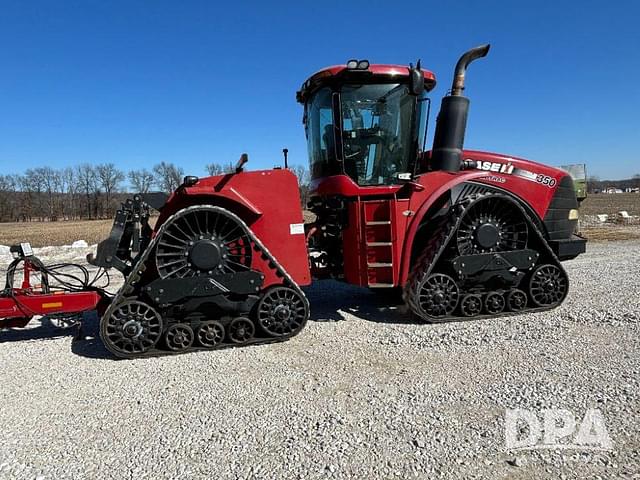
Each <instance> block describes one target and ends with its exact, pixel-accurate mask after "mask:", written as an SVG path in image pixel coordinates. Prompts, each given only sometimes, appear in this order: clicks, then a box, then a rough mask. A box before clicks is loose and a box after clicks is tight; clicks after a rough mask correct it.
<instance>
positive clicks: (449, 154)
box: [431, 44, 490, 172]
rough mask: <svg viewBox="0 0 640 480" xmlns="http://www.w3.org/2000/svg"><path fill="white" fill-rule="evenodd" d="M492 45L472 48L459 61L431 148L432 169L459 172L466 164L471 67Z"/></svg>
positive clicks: (443, 104) (441, 108) (438, 120)
mask: <svg viewBox="0 0 640 480" xmlns="http://www.w3.org/2000/svg"><path fill="white" fill-rule="evenodd" d="M489 47H490V45H489V44H487V45H481V46H479V47H475V48H472V49H471V50H469V51H468V52H466V53H465V54H464V55H462V56H461V57H460V59H459V60H458V63H457V64H456V69H455V73H454V76H453V83H452V85H451V94H450V95H448V96H446V97H444V98H443V99H442V104H441V106H440V113H439V114H438V119H437V123H436V133H435V136H434V139H433V148H432V150H431V169H432V170H445V171H448V172H457V171H459V170H460V167H461V165H462V147H463V145H464V134H465V130H466V128H467V115H468V113H469V99H468V98H467V97H464V96H463V95H462V92H463V90H464V83H465V76H466V73H467V68H468V66H469V64H471V62H473V61H474V60H477V59H478V58H482V57H484V56H486V55H487V53H489Z"/></svg>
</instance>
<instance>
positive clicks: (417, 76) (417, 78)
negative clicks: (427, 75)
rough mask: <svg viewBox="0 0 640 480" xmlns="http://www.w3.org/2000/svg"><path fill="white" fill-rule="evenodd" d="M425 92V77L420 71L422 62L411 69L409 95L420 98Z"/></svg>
mask: <svg viewBox="0 0 640 480" xmlns="http://www.w3.org/2000/svg"><path fill="white" fill-rule="evenodd" d="M423 92H424V75H423V74H422V70H420V62H419V61H418V65H416V66H415V67H413V66H412V67H410V68H409V93H411V95H416V96H420V95H422V93H423Z"/></svg>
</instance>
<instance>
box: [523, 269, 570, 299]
mask: <svg viewBox="0 0 640 480" xmlns="http://www.w3.org/2000/svg"><path fill="white" fill-rule="evenodd" d="M568 287H569V283H568V282H567V277H566V276H565V274H564V273H563V272H562V271H561V270H560V269H559V268H558V267H556V266H555V265H549V264H546V265H540V266H539V267H538V268H536V269H535V270H534V271H533V275H531V280H529V293H530V295H531V301H533V303H535V304H536V305H537V306H538V307H552V306H555V305H558V304H560V303H561V302H562V300H563V299H564V297H565V296H566V295H567V290H568Z"/></svg>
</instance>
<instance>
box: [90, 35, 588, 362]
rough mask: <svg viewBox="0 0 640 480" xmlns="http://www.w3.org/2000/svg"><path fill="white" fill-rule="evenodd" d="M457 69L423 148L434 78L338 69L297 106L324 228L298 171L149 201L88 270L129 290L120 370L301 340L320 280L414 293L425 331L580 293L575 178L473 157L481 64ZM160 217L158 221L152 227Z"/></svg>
mask: <svg viewBox="0 0 640 480" xmlns="http://www.w3.org/2000/svg"><path fill="white" fill-rule="evenodd" d="M488 51H489V46H488V45H486V46H481V47H478V48H474V49H472V50H470V51H469V52H467V53H465V54H464V55H463V56H462V57H461V58H460V60H459V61H458V63H457V66H456V70H455V76H454V80H453V85H452V88H451V93H450V95H448V96H446V97H444V99H443V100H442V106H441V109H440V113H439V115H438V120H437V126H436V132H435V139H434V145H433V148H432V149H431V151H425V150H424V137H425V136H426V123H427V118H428V106H429V101H428V97H427V93H428V92H429V91H430V90H432V89H433V88H434V86H435V77H434V75H433V74H432V73H431V72H428V71H426V70H422V69H421V68H420V65H419V64H418V65H416V66H415V67H414V66H409V67H406V66H399V65H370V64H369V62H367V61H366V60H363V61H355V60H354V61H349V62H348V63H347V64H346V65H340V66H334V67H329V68H325V69H323V70H321V71H319V72H318V73H316V74H314V75H312V76H311V77H310V78H309V79H308V80H307V81H306V82H304V84H303V85H302V88H301V89H300V91H299V92H298V93H297V100H298V101H299V102H300V103H301V104H302V105H304V125H305V130H306V137H307V141H308V149H309V159H310V171H311V177H312V182H311V201H310V204H309V208H310V210H312V211H313V212H314V213H315V214H316V216H317V219H316V221H315V222H314V223H313V224H312V225H306V226H305V225H304V221H303V213H302V210H301V208H300V196H299V190H298V184H297V181H296V177H295V176H294V175H293V174H292V173H291V172H290V171H289V170H288V169H286V168H285V169H277V168H276V169H273V170H263V171H253V172H245V171H243V164H244V163H246V160H247V158H246V156H243V157H242V158H241V161H240V162H239V164H238V166H237V168H236V172H235V173H232V174H227V175H222V176H216V177H208V178H203V179H199V178H197V177H186V178H185V180H184V183H183V184H182V185H181V186H180V187H179V188H178V189H177V190H176V191H175V192H174V193H173V194H172V195H171V196H170V197H169V198H168V200H166V201H164V200H163V201H158V199H153V198H146V197H145V198H141V197H140V196H135V197H134V199H133V200H130V201H128V202H127V203H126V204H125V205H124V206H123V208H122V209H121V210H120V211H119V212H118V213H117V216H116V219H115V222H114V226H113V230H112V232H111V235H110V237H109V239H107V240H105V241H104V242H102V243H101V244H100V245H99V247H98V252H97V255H96V256H95V258H93V257H92V258H90V262H91V263H92V264H94V265H97V266H100V267H105V268H108V267H115V268H116V269H118V270H120V271H121V272H122V273H123V274H124V275H125V283H124V285H123V286H122V288H121V289H120V290H119V291H118V292H117V294H116V295H115V296H114V297H113V299H112V301H111V303H110V305H109V306H108V308H107V309H106V311H105V312H104V314H103V315H102V318H101V321H100V332H101V337H102V339H103V341H104V343H105V345H106V346H107V348H108V349H109V350H110V351H111V352H113V353H114V354H115V355H117V356H120V357H136V356H141V355H157V354H160V353H171V352H186V351H191V350H196V349H212V348H219V347H225V346H233V345H246V344H252V343H264V342H273V341H281V340H285V339H288V338H290V337H292V336H294V335H296V334H297V333H298V332H300V331H301V330H302V328H303V327H304V326H305V323H306V322H307V320H308V318H309V304H308V301H307V298H306V297H305V295H304V293H303V291H302V290H301V288H300V287H301V286H304V285H309V283H310V282H311V278H312V276H314V277H316V278H336V279H340V280H343V281H345V282H347V283H351V284H355V285H360V286H363V287H368V288H372V289H384V290H388V289H393V290H395V291H401V292H402V295H403V298H404V300H405V302H406V304H407V305H408V307H409V308H410V309H411V310H412V311H413V313H415V315H417V316H418V317H419V318H421V319H423V320H425V321H427V322H441V321H449V320H460V319H471V318H483V317H497V316H503V315H511V314H515V313H522V312H532V311H541V310H547V309H551V308H554V307H556V306H558V305H559V304H560V303H561V302H562V301H563V300H564V298H565V297H566V295H567V291H568V278H567V274H566V272H565V270H564V269H563V267H562V265H561V263H560V261H562V260H567V259H571V258H574V257H575V256H577V255H579V254H580V253H582V252H584V251H585V240H584V239H582V238H580V237H578V236H576V235H575V234H574V229H575V226H576V222H577V219H578V210H577V209H578V202H577V200H576V195H575V192H574V188H573V182H572V179H571V177H570V176H569V175H568V174H567V173H566V172H564V171H562V170H559V169H556V168H551V167H548V166H545V165H541V164H538V163H534V162H530V161H527V160H523V159H520V158H514V157H510V156H506V155H499V154H493V153H486V152H477V151H470V150H463V141H464V134H465V127H466V122H467V112H468V108H469V100H468V98H466V97H464V96H463V91H464V86H465V73H466V69H467V66H468V65H469V64H470V63H471V62H472V61H473V60H475V59H477V58H480V57H484V56H485V55H486V54H487V52H488ZM149 205H151V206H153V207H155V208H157V209H159V210H160V217H159V218H158V220H157V222H156V224H155V227H154V228H153V229H151V228H150V226H149V224H148V217H149Z"/></svg>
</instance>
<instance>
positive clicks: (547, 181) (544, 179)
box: [536, 173, 556, 187]
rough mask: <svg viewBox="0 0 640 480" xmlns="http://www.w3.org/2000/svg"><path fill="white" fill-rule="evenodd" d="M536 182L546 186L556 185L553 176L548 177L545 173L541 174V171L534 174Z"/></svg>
mask: <svg viewBox="0 0 640 480" xmlns="http://www.w3.org/2000/svg"><path fill="white" fill-rule="evenodd" d="M536 182H538V183H541V184H542V185H546V186H548V187H555V186H556V179H555V178H551V177H549V176H547V175H542V174H541V173H539V174H538V175H536Z"/></svg>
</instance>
